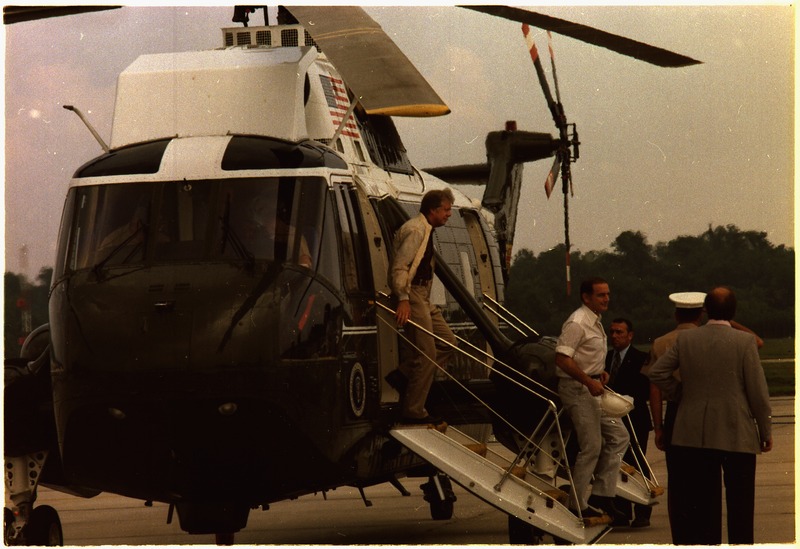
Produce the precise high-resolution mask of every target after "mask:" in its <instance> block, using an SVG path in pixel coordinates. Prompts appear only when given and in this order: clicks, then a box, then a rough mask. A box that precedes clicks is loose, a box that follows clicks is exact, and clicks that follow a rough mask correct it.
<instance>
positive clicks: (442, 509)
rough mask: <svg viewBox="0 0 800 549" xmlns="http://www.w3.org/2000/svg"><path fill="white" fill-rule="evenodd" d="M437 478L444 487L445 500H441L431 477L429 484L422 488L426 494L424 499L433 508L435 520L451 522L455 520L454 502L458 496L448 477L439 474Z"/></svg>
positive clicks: (432, 512)
mask: <svg viewBox="0 0 800 549" xmlns="http://www.w3.org/2000/svg"><path fill="white" fill-rule="evenodd" d="M437 478H438V480H439V484H440V486H441V487H442V492H443V493H444V499H440V497H439V491H438V490H437V489H436V485H435V484H434V479H433V477H431V480H430V481H429V482H427V483H425V484H423V485H422V486H421V488H422V491H423V493H424V494H425V498H424V499H425V501H427V502H428V504H429V505H430V507H431V518H432V519H433V520H450V519H451V518H453V502H455V500H456V495H455V493H454V492H453V484H452V483H451V482H450V479H449V478H448V477H447V476H446V475H443V474H439V475H437Z"/></svg>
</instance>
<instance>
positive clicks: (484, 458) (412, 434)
mask: <svg viewBox="0 0 800 549" xmlns="http://www.w3.org/2000/svg"><path fill="white" fill-rule="evenodd" d="M389 434H390V435H391V436H392V437H394V438H395V439H396V440H398V441H399V442H401V443H402V444H404V445H405V446H407V447H408V448H409V449H410V450H412V451H413V452H414V453H416V454H417V455H419V456H420V457H421V458H423V459H424V460H425V461H427V462H428V463H430V464H431V465H433V466H434V467H436V468H437V469H439V470H440V471H442V472H443V473H445V474H447V475H448V476H449V477H450V479H452V480H453V481H455V482H456V483H457V484H459V485H460V486H462V487H463V488H464V489H466V490H468V491H469V492H471V493H473V494H474V495H475V496H477V497H479V498H480V499H482V500H484V501H485V502H486V503H488V504H490V505H492V506H494V507H496V508H498V509H500V510H501V511H503V512H505V513H507V514H508V515H510V516H514V517H516V518H517V519H520V520H522V521H524V522H526V523H528V524H530V525H531V526H534V527H535V528H538V529H540V530H542V531H544V532H547V533H549V534H552V535H553V536H556V537H558V538H561V539H563V540H564V541H567V542H569V543H575V544H580V545H586V544H590V543H595V542H597V541H598V540H599V539H600V538H601V537H602V536H603V535H604V534H605V533H606V532H608V530H609V525H608V524H602V523H598V522H597V521H596V519H588V518H587V519H583V520H581V518H579V517H578V516H576V515H575V514H574V513H573V512H572V511H570V510H569V509H568V508H567V500H568V496H567V493H566V492H564V491H562V490H560V489H559V488H558V487H557V486H556V485H554V484H552V483H551V482H548V480H547V479H545V478H544V477H540V476H538V475H535V474H532V473H530V472H529V471H528V468H526V467H524V466H519V465H518V464H517V463H516V460H515V458H514V457H513V456H511V455H510V452H508V453H506V452H504V451H503V450H505V449H504V448H502V447H501V448H498V449H494V448H490V447H489V445H487V444H484V443H481V442H479V441H477V440H475V439H473V438H471V437H469V436H467V435H466V434H464V433H462V432H461V431H459V430H458V429H455V428H454V427H450V426H447V425H446V424H442V425H440V426H436V427H434V426H427V425H419V426H417V425H413V426H411V425H408V426H407V425H403V426H397V427H395V428H393V429H391V430H390V431H389ZM498 450H499V451H498ZM565 482H566V481H565Z"/></svg>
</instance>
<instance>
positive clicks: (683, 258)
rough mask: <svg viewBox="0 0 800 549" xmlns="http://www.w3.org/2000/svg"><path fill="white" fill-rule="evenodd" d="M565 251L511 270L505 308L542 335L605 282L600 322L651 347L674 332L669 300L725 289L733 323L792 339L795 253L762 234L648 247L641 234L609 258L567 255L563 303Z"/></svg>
mask: <svg viewBox="0 0 800 549" xmlns="http://www.w3.org/2000/svg"><path fill="white" fill-rule="evenodd" d="M565 263H566V254H565V247H564V246H563V245H561V246H557V247H555V248H553V249H551V250H547V251H545V252H542V253H540V254H539V255H538V256H537V255H534V254H533V253H532V252H531V251H530V250H527V249H523V250H521V251H519V252H518V253H517V254H516V255H515V257H514V260H513V262H512V265H511V269H510V272H509V283H508V287H507V289H506V304H507V305H506V306H507V307H508V309H509V310H510V311H512V312H513V313H514V314H515V315H516V316H518V317H519V318H520V319H521V320H523V321H525V323H526V324H528V325H529V326H531V327H532V328H533V329H535V330H536V331H537V332H539V333H540V334H549V335H558V334H559V333H560V331H561V325H562V323H563V322H564V320H566V318H567V316H569V314H570V313H571V312H572V311H573V310H574V309H575V308H576V307H577V306H578V305H579V304H580V282H581V280H582V279H584V278H589V277H592V276H600V277H602V278H604V279H606V280H607V281H608V282H609V286H610V288H611V303H610V306H609V310H608V312H607V313H605V314H604V315H603V318H604V322H606V323H607V322H609V321H610V320H611V319H613V318H617V317H625V318H628V319H630V320H631V321H632V322H633V326H634V331H635V332H636V338H635V341H637V342H639V343H645V342H650V341H652V340H653V339H654V338H656V337H658V336H660V335H663V334H664V333H666V332H668V331H670V330H672V329H673V328H674V327H675V320H674V316H673V314H674V307H673V304H672V303H671V302H670V301H669V298H668V296H669V294H671V293H675V292H689V291H699V292H705V291H708V290H709V289H711V288H712V287H714V286H719V285H722V286H728V287H730V288H732V289H733V290H734V291H735V292H736V297H737V301H738V307H737V314H736V320H738V321H739V322H740V323H742V324H744V325H745V326H748V327H750V328H751V329H753V330H754V331H755V332H756V333H758V334H759V335H760V336H761V337H767V338H773V337H790V336H793V335H794V333H795V310H794V299H795V288H794V278H795V276H794V274H795V273H794V266H795V260H794V249H793V248H788V247H786V246H784V245H780V246H775V245H773V244H772V243H770V242H769V240H768V239H767V234H766V233H765V232H757V231H741V230H739V228H738V227H736V226H735V225H727V226H724V227H723V226H717V227H711V226H709V228H708V230H707V231H705V232H704V233H702V234H700V235H698V236H679V237H677V238H675V239H674V240H671V241H669V242H663V243H658V244H656V245H650V244H649V243H648V242H647V237H646V236H645V235H644V234H643V233H641V232H640V231H624V232H622V233H620V235H619V236H617V238H616V239H615V240H614V241H613V242H612V244H611V250H610V251H591V252H587V253H580V252H572V253H570V266H571V274H572V277H571V278H572V291H571V295H570V296H567V295H566V293H567V292H566V282H565V278H566V276H565V272H566V271H565Z"/></svg>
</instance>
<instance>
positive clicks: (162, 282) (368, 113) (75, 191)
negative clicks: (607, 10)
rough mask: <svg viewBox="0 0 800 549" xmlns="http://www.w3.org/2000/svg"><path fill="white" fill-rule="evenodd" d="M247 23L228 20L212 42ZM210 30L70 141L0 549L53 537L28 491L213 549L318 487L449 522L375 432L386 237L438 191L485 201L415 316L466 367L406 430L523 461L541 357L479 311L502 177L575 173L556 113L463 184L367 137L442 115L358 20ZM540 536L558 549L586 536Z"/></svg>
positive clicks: (326, 11)
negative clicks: (433, 327)
mask: <svg viewBox="0 0 800 549" xmlns="http://www.w3.org/2000/svg"><path fill="white" fill-rule="evenodd" d="M474 9H478V8H474ZM479 11H487V12H489V13H490V15H498V16H501V17H506V18H510V19H512V20H518V19H523V20H524V21H523V22H525V23H527V22H530V24H537V23H538V24H539V25H542V26H544V27H545V28H547V27H548V25H549V26H550V27H559V28H560V27H561V26H562V24H561V22H560V20H558V21H559V23H558V25H556V24H555V22H554V21H549V22H548V21H546V20H544V19H541V18H540V17H539V14H533V13H532V12H527V11H525V10H517V9H515V8H503V9H500V8H498V7H494V6H489V7H482V8H479ZM265 12H266V10H265ZM248 13H252V9H250V8H241V7H237V8H236V9H235V12H234V21H236V22H240V23H244V24H246V23H248V22H249V18H248ZM529 14H532V15H529ZM578 27H582V26H576V25H574V24H573V25H572V26H569V28H571V29H577V28H578ZM553 30H554V31H555V32H559V31H558V29H557V28H553ZM562 30H564V29H563V28H562ZM222 34H223V36H222V38H223V44H222V47H221V48H220V49H218V50H211V51H205V52H183V53H173V54H153V55H144V56H141V57H140V58H138V59H137V60H136V61H134V63H133V64H132V65H130V66H129V67H128V68H127V69H126V70H125V71H123V73H122V74H121V75H120V76H119V80H118V86H117V97H116V104H115V110H114V119H113V126H112V134H111V139H110V142H109V143H108V144H106V143H105V142H103V140H102V138H100V137H99V135H97V133H96V132H94V131H92V133H93V134H94V135H95V138H96V139H97V140H98V142H99V143H100V144H101V146H102V147H103V150H104V154H103V155H101V156H99V157H97V158H94V159H91V160H89V161H88V162H86V163H85V164H83V165H82V166H81V167H79V168H78V169H77V170H76V172H75V174H74V176H73V178H72V181H71V182H70V187H69V191H68V193H67V196H66V198H65V206H64V211H63V218H62V223H61V228H60V231H59V238H58V246H57V256H56V261H55V268H54V278H53V283H52V287H51V292H50V294H51V295H50V304H49V307H50V309H49V310H50V322H49V324H48V325H46V326H42V327H40V328H38V329H37V330H35V331H34V332H33V333H32V334H31V335H30V336H29V338H28V340H27V341H26V343H25V345H24V346H23V351H22V356H21V358H20V359H18V360H10V361H6V391H5V402H6V405H5V410H6V426H7V433H6V445H5V454H6V456H5V459H6V488H7V489H6V492H7V496H10V500H11V503H10V504H9V505H7V507H6V509H5V513H4V538H5V541H6V542H7V543H8V544H10V545H14V544H43V545H58V544H59V542H60V541H63V537H62V532H61V526H60V522H59V519H58V515H57V512H56V511H55V510H54V509H52V508H51V507H49V506H35V505H34V503H35V499H36V488H37V486H38V485H40V484H41V485H42V486H48V487H51V488H54V489H57V490H61V491H64V492H67V493H70V494H74V495H76V496H80V497H92V496H94V495H96V494H98V493H100V492H112V493H117V494H121V495H125V496H128V497H132V498H136V499H141V500H143V501H145V502H152V501H163V502H166V503H168V504H169V505H170V513H169V517H168V520H171V519H172V513H173V510H174V511H177V514H178V519H179V521H180V525H181V528H182V529H183V530H185V531H187V532H188V533H190V534H215V535H216V536H217V539H218V541H219V542H221V543H227V542H232V540H233V535H234V533H235V532H237V531H239V530H241V529H242V528H245V527H246V523H247V517H248V515H249V512H250V510H251V509H253V508H258V507H261V508H268V506H269V504H270V503H273V502H276V501H281V500H284V499H287V498H293V497H298V496H301V495H304V494H309V493H315V492H325V491H327V490H331V489H334V488H336V487H337V486H344V485H349V486H356V487H358V488H359V489H360V490H362V495H363V489H364V488H367V487H369V486H372V485H375V484H379V483H384V482H390V483H393V484H395V485H397V479H398V478H399V477H400V476H402V475H407V476H422V477H427V478H428V479H429V481H428V483H427V485H426V486H427V487H426V488H425V495H426V499H427V500H428V501H429V503H430V505H431V515H432V517H433V518H449V517H450V516H452V505H453V501H454V495H453V493H452V489H451V486H450V478H454V479H456V481H457V482H459V484H461V483H463V482H465V481H464V480H463V479H460V478H458V477H457V476H456V475H455V474H454V473H450V474H446V473H443V472H442V471H444V468H445V467H446V466H447V464H446V463H436V464H434V463H432V459H431V458H430V457H428V458H427V459H426V457H425V456H424V454H423V453H422V452H423V450H422V449H420V448H418V447H416V446H414V442H413V441H411V440H409V439H408V438H402V437H403V436H406V435H408V433H405V435H403V434H401V433H398V432H396V431H397V429H396V426H395V420H396V419H397V415H398V410H399V404H398V403H399V399H400V395H399V394H398V393H397V391H396V390H395V389H393V388H392V387H391V386H390V385H389V384H388V383H387V382H386V381H385V379H384V378H385V375H386V374H387V373H388V372H390V371H392V370H393V369H395V368H396V367H397V365H398V363H399V362H400V361H401V360H402V359H403V357H404V355H405V354H406V353H408V352H410V351H409V349H407V348H406V347H405V346H404V345H403V339H402V334H401V333H398V331H397V329H396V328H395V327H394V326H393V322H392V317H393V315H392V305H393V303H392V300H391V297H390V296H389V294H390V290H389V284H388V280H387V277H388V271H389V265H390V262H391V256H392V246H391V242H392V238H393V235H394V232H395V231H396V230H397V228H398V227H399V226H400V225H401V224H402V223H403V222H404V221H405V220H406V219H407V218H408V217H409V216H411V215H414V214H415V213H416V211H418V209H419V200H420V198H421V196H422V195H423V193H424V192H425V191H426V190H429V189H433V188H445V187H447V186H448V183H447V182H446V180H448V179H450V181H451V182H454V181H456V180H457V179H458V178H457V177H456V176H453V177H452V178H450V176H452V175H453V174H454V173H455V172H459V171H460V172H462V173H463V172H465V171H469V172H470V173H472V174H473V175H474V173H478V174H479V175H478V179H479V180H480V181H482V182H483V184H485V186H486V191H485V194H484V198H483V200H482V201H481V203H480V204H476V202H475V201H473V200H472V199H470V198H468V197H467V196H466V195H464V194H462V193H458V192H457V193H456V202H455V203H454V204H453V207H454V214H453V216H452V218H451V219H450V221H449V223H448V224H447V226H446V227H443V228H442V229H441V230H440V231H437V237H436V242H435V247H436V249H437V252H436V253H437V268H436V277H437V282H436V284H435V288H434V295H435V296H436V299H437V301H438V303H440V304H441V306H442V307H443V308H444V310H445V315H446V318H447V320H448V322H449V324H450V325H451V327H453V329H454V331H455V332H456V333H457V334H458V335H460V336H461V339H462V343H461V345H463V346H468V347H469V348H471V349H475V350H483V351H484V352H485V353H486V354H487V355H488V356H487V357H486V358H485V359H483V360H479V361H477V364H476V361H474V360H470V358H469V357H468V356H466V355H462V356H461V357H459V358H457V359H456V360H455V361H454V363H453V364H451V365H450V366H449V368H448V372H447V374H446V375H445V374H444V373H442V375H440V376H439V380H438V381H437V383H436V385H435V387H434V389H433V390H432V393H431V405H430V408H431V409H432V410H435V411H436V413H437V415H441V416H443V417H444V418H446V420H447V423H448V425H449V426H452V427H453V428H457V429H458V430H459V431H460V432H462V433H464V436H466V437H469V438H470V439H473V440H475V441H476V442H477V443H478V444H480V443H485V441H486V440H487V439H488V436H489V434H490V432H492V433H494V435H495V436H497V438H498V440H500V441H502V443H503V445H504V446H505V447H507V448H509V449H510V450H511V451H512V452H514V453H522V454H526V458H525V459H526V460H527V459H529V458H530V456H531V455H532V454H534V453H535V452H534V451H533V450H531V446H529V445H528V442H529V441H528V440H526V437H527V435H526V434H528V433H531V432H532V431H535V430H536V425H531V420H532V418H533V420H534V423H535V420H536V419H537V418H538V417H540V416H541V417H544V416H545V415H546V414H547V412H548V411H549V408H550V403H552V402H553V397H552V396H550V397H547V398H542V397H541V396H540V395H539V394H535V395H534V396H533V397H532V396H531V394H530V391H531V387H530V386H529V385H533V387H534V388H533V390H534V391H537V390H538V391H542V392H546V391H547V384H548V382H549V383H552V379H550V377H552V376H550V377H548V374H549V373H552V367H553V363H552V351H553V345H552V341H551V340H548V339H547V338H541V337H539V336H537V335H535V334H534V335H531V334H525V335H524V336H520V335H519V334H517V335H514V334H513V333H510V331H509V330H508V324H509V323H510V322H509V319H508V318H507V317H504V315H503V313H502V312H501V310H500V309H501V308H502V302H503V300H504V295H503V292H504V288H505V283H506V281H507V278H508V262H509V260H510V251H511V249H512V244H513V235H514V225H515V216H516V212H517V205H518V204H517V202H518V198H519V185H520V184H521V165H522V164H523V163H525V162H531V161H535V160H541V159H545V158H552V157H555V164H554V173H555V172H556V168H557V172H558V174H560V175H561V178H562V184H563V185H564V188H566V186H568V184H569V180H570V175H569V165H570V163H571V162H573V161H574V160H575V159H577V156H578V145H579V140H578V138H577V132H576V131H575V130H574V126H572V128H571V129H570V126H569V125H568V124H567V122H566V117H565V116H564V114H563V107H561V106H560V105H559V102H558V101H556V100H555V99H553V98H552V96H549V97H547V96H548V93H547V92H545V95H546V97H547V102H548V107H549V108H550V110H551V113H552V114H553V117H554V121H555V122H556V127H557V129H558V133H559V135H558V136H557V137H553V136H551V135H550V134H549V133H531V132H522V131H518V130H516V128H515V127H514V126H513V124H509V125H508V126H507V127H506V128H505V129H503V130H500V131H497V132H492V133H490V134H489V135H488V136H487V164H486V165H485V166H481V167H478V168H477V169H476V170H477V171H476V170H472V171H470V170H469V169H466V170H465V169H464V168H463V167H456V168H448V169H442V170H438V171H437V170H429V171H428V172H425V171H421V170H419V169H417V168H415V167H414V166H413V164H412V163H411V161H410V160H409V158H408V156H407V154H406V150H405V147H404V146H403V144H402V141H401V140H400V136H399V134H398V132H397V131H396V129H395V126H394V123H393V121H392V117H402V116H415V117H425V116H441V115H445V114H447V113H448V112H449V108H448V107H447V105H446V104H445V103H444V101H442V100H441V99H440V98H439V96H438V95H437V94H436V93H435V92H434V91H433V90H432V89H431V88H430V86H429V85H428V84H427V82H425V80H424V78H423V77H422V76H421V75H420V74H419V72H418V71H417V70H416V69H415V68H414V67H413V65H411V63H410V62H409V61H408V60H407V58H405V56H404V55H403V54H402V52H400V51H399V49H398V48H397V47H396V46H395V45H394V44H393V42H392V41H391V40H390V39H389V38H388V36H386V35H385V33H383V31H382V30H381V29H380V27H379V26H378V25H377V24H376V23H375V22H374V21H372V20H371V18H369V16H367V15H366V13H365V12H364V11H363V10H361V9H360V8H349V7H348V8H345V7H335V8H334V7H321V6H303V7H292V8H285V9H281V10H279V21H278V24H277V25H268V24H265V25H264V26H252V27H251V26H244V27H235V28H226V29H223V33H222ZM593 36H594V38H592V39H594V40H600V42H603V39H602V38H596V37H597V36H604V35H603V34H602V33H599V32H595V33H593ZM630 42H632V41H628V42H625V41H624V40H622V41H621V43H623V44H625V47H628V48H630ZM644 46H646V45H644ZM644 46H637V47H636V48H634V49H635V50H636V52H637V55H639V56H642V55H644V56H645V57H647V56H648V55H650V54H647V53H641V51H648V50H647V48H645V47H644ZM623 49H624V48H623ZM655 50H656V49H654V51H655ZM622 53H625V52H624V51H623V52H622ZM667 53H669V52H667ZM664 55H666V54H664V53H663V50H659V53H658V55H656V54H652V59H656V58H658V59H661V58H662V57H663V56H664ZM667 57H669V56H667ZM678 57H681V56H678ZM692 61H693V60H688V61H687V58H682V59H681V61H680V62H681V63H691V62H692ZM534 63H535V62H534ZM676 66H677V65H676ZM536 68H537V72H538V73H539V74H540V75H541V74H542V73H541V71H540V69H541V67H540V66H539V65H537V66H536ZM265 82H268V83H269V85H268V86H265V85H264V83H265ZM66 108H68V110H71V111H73V112H76V113H77V114H79V116H81V117H82V114H81V113H80V110H79V109H78V108H76V107H74V106H69V105H68V106H66ZM87 125H88V124H87ZM88 126H89V128H90V129H92V128H91V126H90V125H88ZM436 174H438V177H437V176H436ZM554 177H555V176H554ZM564 194H565V196H566V192H565V193H564ZM267 235H270V238H267ZM278 235H280V238H279V237H278ZM487 303H492V304H497V307H499V308H500V309H496V310H495V311H494V312H488V313H487V311H486V307H484V305H486V304H487ZM490 372H491V373H492V374H493V375H489V373H490ZM548 379H549V381H548ZM551 392H552V390H551ZM475 395H478V396H479V397H481V398H477V399H476V398H474V397H475ZM486 401H492V402H498V403H499V402H505V403H509V402H515V403H518V405H514V406H508V407H507V409H506V410H505V412H506V413H507V415H508V416H510V419H509V420H508V423H510V424H511V426H512V427H513V428H511V429H509V425H508V423H504V422H501V421H499V420H498V418H497V417H496V415H494V414H492V413H491V412H490V411H488V410H487V409H486V407H485V406H484V405H483V404H482V403H483V402H486ZM531 410H533V411H535V413H533V414H532V413H531ZM548 429H550V430H549V431H548V432H547V433H546V434H544V435H543V436H542V437H540V438H537V439H536V440H535V441H534V442H535V444H534V445H533V446H534V447H541V446H542V439H547V438H555V439H557V440H558V441H559V443H560V442H561V439H562V438H563V437H561V436H556V435H558V434H559V433H558V431H560V429H561V421H558V420H557V421H554V422H551V423H549V424H548ZM415 431H420V430H419V429H417V430H415ZM425 431H428V429H425ZM431 431H434V432H438V431H436V430H435V429H433V430H431ZM518 431H522V432H523V433H525V434H524V435H520V434H519V432H518ZM412 434H414V435H419V436H422V435H420V433H418V432H415V433H412ZM433 436H438V435H433ZM277 444H280V445H281V446H285V447H290V448H292V452H291V453H284V454H281V453H279V452H276V451H275V446H276V445H277ZM563 446H564V444H563V443H562V444H560V447H559V448H560V449H564V448H562V447H563ZM232 462H235V463H236V467H235V468H232V467H230V463H232ZM516 463H517V460H516V459H514V460H511V462H510V465H511V466H515V465H516ZM545 468H546V467H545ZM567 471H568V468H567ZM526 474H528V475H529V474H530V473H524V472H523V476H525V475H526ZM634 475H635V473H634V472H632V471H626V472H625V473H621V477H623V478H624V479H625V480H626V481H627V480H628V479H629V478H631V477H633V476H634ZM551 476H552V477H553V478H555V475H554V474H551ZM567 476H568V472H567ZM645 488H646V491H647V494H646V495H645V496H642V497H644V498H645V499H649V492H650V487H648V486H645ZM538 493H544V490H543V489H539V492H538ZM559 497H560V496H559ZM365 501H366V498H365ZM541 503H542V505H543V506H544V507H547V508H554V509H556V510H561V509H564V507H563V505H562V504H561V503H559V501H558V497H553V496H547V497H545V496H544V495H543V496H542V500H541ZM558 506H560V507H558ZM515 518H516V519H517V520H519V519H520V517H515ZM523 522H525V521H523ZM512 524H515V525H516V524H517V523H515V522H511V521H510V522H509V525H510V526H511V525H512ZM526 524H527V522H526ZM515 528H518V525H516V526H515ZM537 528H538V527H537ZM549 528H550V530H552V531H550V530H548V533H550V534H552V535H556V536H559V537H560V538H564V539H570V540H572V541H594V540H596V539H599V537H600V536H602V534H603V532H605V531H606V530H607V526H604V525H602V524H600V525H591V527H590V528H587V525H586V524H584V523H583V522H580V521H578V522H576V523H575V524H570V525H569V526H562V525H561V524H554V525H551V526H549ZM575 530H578V531H579V532H583V533H579V534H575V533H574V532H575ZM587 532H588V533H587ZM570 536H572V537H570ZM576 536H578V537H576Z"/></svg>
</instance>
